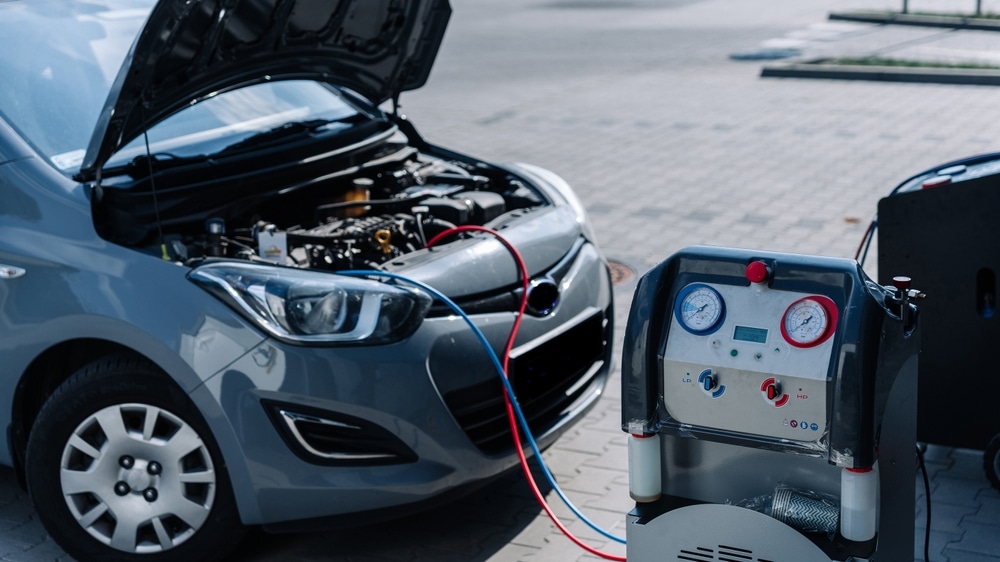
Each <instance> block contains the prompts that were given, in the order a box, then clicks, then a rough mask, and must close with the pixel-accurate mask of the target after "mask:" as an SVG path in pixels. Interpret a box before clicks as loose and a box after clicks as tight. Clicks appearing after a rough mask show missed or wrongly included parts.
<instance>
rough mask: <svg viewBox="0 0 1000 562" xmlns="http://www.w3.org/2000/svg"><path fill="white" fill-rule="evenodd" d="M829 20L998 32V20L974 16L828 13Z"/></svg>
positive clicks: (999, 25) (999, 23)
mask: <svg viewBox="0 0 1000 562" xmlns="http://www.w3.org/2000/svg"><path fill="white" fill-rule="evenodd" d="M828 17H829V19H831V20H839V21H856V22H863V23H878V24H895V25H915V26H922V27H947V28H952V29H972V30H976V31H1000V20H997V19H989V18H977V17H975V16H970V17H964V16H945V15H940V16H938V15H919V14H903V13H900V12H866V11H857V12H830V14H829V16H828Z"/></svg>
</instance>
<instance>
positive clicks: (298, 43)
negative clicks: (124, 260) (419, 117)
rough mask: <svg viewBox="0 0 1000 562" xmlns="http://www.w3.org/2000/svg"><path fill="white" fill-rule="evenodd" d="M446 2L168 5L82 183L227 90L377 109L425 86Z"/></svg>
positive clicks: (112, 101) (146, 35)
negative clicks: (299, 87) (164, 124)
mask: <svg viewBox="0 0 1000 562" xmlns="http://www.w3.org/2000/svg"><path fill="white" fill-rule="evenodd" d="M450 15H451V8H450V6H449V4H448V0H203V1H200V2H191V1H190V0H161V1H160V2H159V3H158V4H157V5H156V7H155V8H153V10H152V12H151V13H150V16H149V18H148V20H147V21H146V24H145V26H144V27H143V29H142V31H141V32H140V33H139V35H138V37H137V39H136V41H135V43H134V44H133V46H132V49H131V51H130V53H129V55H128V56H127V57H126V59H125V62H124V64H123V65H122V68H121V70H120V71H119V74H118V76H117V78H116V80H115V82H114V84H113V85H112V88H111V91H110V93H109V95H108V99H107V101H106V103H105V106H104V109H103V110H102V112H101V116H100V118H99V120H98V123H97V126H96V128H95V130H94V134H93V136H92V138H91V140H90V143H89V146H88V148H87V154H86V156H85V157H84V160H83V165H82V167H81V169H80V179H82V180H84V181H90V180H93V179H95V178H96V177H97V176H99V172H98V171H99V170H100V168H101V166H102V165H103V164H104V162H106V161H107V159H108V158H109V157H110V156H111V155H112V154H113V153H114V152H115V151H116V150H118V149H119V148H120V147H122V146H123V145H124V144H126V143H128V142H129V141H131V140H133V139H135V138H137V137H138V136H139V135H141V134H142V133H143V131H145V130H146V129H148V128H149V127H151V126H152V125H154V124H156V123H158V122H160V121H162V120H163V119H165V118H166V117H168V116H170V115H171V114H172V113H174V112H176V111H178V110H179V109H181V108H183V107H185V106H187V105H190V104H191V103H193V102H195V101H198V100H200V99H204V98H206V97H209V96H213V95H216V94H218V93H220V92H224V91H227V90H231V89H234V88H239V87H243V86H248V85H251V84H255V83H261V82H266V81H271V80H282V79H312V80H318V81H323V82H331V83H335V84H338V85H340V86H343V87H346V88H349V89H351V90H354V91H356V92H358V93H359V94H361V95H363V96H365V97H366V98H368V99H369V100H371V101H372V102H374V103H376V104H378V103H381V102H383V101H386V100H388V99H390V98H392V97H394V96H396V95H398V94H399V93H400V92H401V91H404V90H412V89H416V88H419V87H420V86H422V85H423V84H424V82H426V80H427V76H428V74H429V73H430V69H431V65H432V64H433V62H434V58H435V57H436V55H437V51H438V48H439V46H440V44H441V40H442V38H443V37H444V31H445V27H446V26H447V22H448V19H449V17H450Z"/></svg>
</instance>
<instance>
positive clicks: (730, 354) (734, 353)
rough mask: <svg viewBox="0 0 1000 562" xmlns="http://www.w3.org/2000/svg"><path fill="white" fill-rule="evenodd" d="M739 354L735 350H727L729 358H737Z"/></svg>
mask: <svg viewBox="0 0 1000 562" xmlns="http://www.w3.org/2000/svg"><path fill="white" fill-rule="evenodd" d="M739 354H740V352H739V351H736V350H735V349H730V350H729V356H730V357H736V356H737V355H739Z"/></svg>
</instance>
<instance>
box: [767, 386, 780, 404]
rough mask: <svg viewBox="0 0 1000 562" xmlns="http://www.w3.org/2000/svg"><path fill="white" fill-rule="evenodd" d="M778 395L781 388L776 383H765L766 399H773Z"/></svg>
mask: <svg viewBox="0 0 1000 562" xmlns="http://www.w3.org/2000/svg"><path fill="white" fill-rule="evenodd" d="M780 395H781V388H780V387H779V386H778V383H773V384H769V385H767V399H768V400H775V399H777V398H778V396H780Z"/></svg>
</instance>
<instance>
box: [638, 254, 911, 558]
mask: <svg viewBox="0 0 1000 562" xmlns="http://www.w3.org/2000/svg"><path fill="white" fill-rule="evenodd" d="M753 262H762V263H763V264H765V265H766V267H767V273H768V275H767V277H766V279H764V280H763V281H762V282H760V283H751V282H750V281H749V280H748V276H747V266H748V265H749V264H751V263H753ZM692 284H694V285H692ZM703 285H704V286H708V287H711V288H712V289H713V290H714V291H716V292H717V294H719V295H720V297H721V300H722V301H723V302H724V303H725V309H724V314H723V318H722V319H721V320H720V321H719V323H718V326H717V327H716V328H715V329H714V330H713V331H711V332H710V333H704V334H703V333H692V332H690V331H689V330H687V329H683V330H682V329H681V327H682V326H680V322H679V321H678V317H679V315H680V312H679V311H680V308H679V305H678V304H677V299H678V296H679V295H680V294H681V293H682V292H685V291H687V292H689V291H690V290H691V289H690V287H692V286H703ZM901 293H902V292H901V291H898V290H894V289H891V288H885V287H882V286H881V285H878V284H877V283H875V282H874V281H872V280H871V279H869V278H868V277H867V276H866V275H865V274H864V272H863V271H862V270H861V268H860V266H859V265H858V264H857V262H855V261H853V260H846V259H839V258H824V257H815V256H802V255H794V254H779V253H771V252H758V251H749V250H737V249H726V248H713V247H692V248H687V249H685V250H682V251H681V252H679V253H677V254H675V255H674V256H672V257H671V258H669V259H667V260H666V261H664V262H663V263H661V264H660V265H658V266H657V267H655V268H653V269H652V270H651V271H649V272H648V273H647V274H646V275H644V276H643V278H642V279H641V280H640V281H639V284H638V287H637V289H636V293H635V297H634V299H633V303H632V309H631V311H630V314H629V320H628V325H627V327H626V334H625V343H624V350H623V362H622V363H623V364H622V384H623V388H622V429H623V430H624V431H626V432H629V433H630V434H632V435H634V436H637V437H642V436H650V435H658V436H659V439H660V443H661V446H660V451H659V459H660V475H661V476H660V479H661V485H662V486H661V488H662V497H660V498H659V499H658V500H656V501H648V502H647V501H642V502H640V503H637V504H636V507H635V509H634V510H633V511H632V512H630V513H629V515H628V529H627V533H628V537H627V538H628V558H629V560H630V561H641V560H657V561H662V560H726V559H729V558H728V557H731V556H735V555H737V554H738V555H739V556H740V558H739V559H740V560H760V561H765V560H768V561H775V562H777V561H781V560H785V561H789V562H793V561H794V562H808V561H813V560H817V561H822V560H851V559H855V560H865V559H871V560H876V559H878V560H905V559H912V553H913V520H914V486H913V475H914V474H915V471H916V461H915V454H914V447H915V431H916V430H915V426H916V421H915V419H916V394H917V374H916V371H917V353H918V351H919V333H918V329H917V317H916V309H915V307H913V306H912V305H911V304H909V303H908V302H905V301H901V300H900V298H899V295H901ZM685 294H686V293H685ZM810 297H814V298H815V299H816V300H821V301H822V302H830V313H831V316H832V317H833V318H834V320H833V322H834V324H833V326H832V328H831V331H830V333H829V334H828V335H827V336H826V338H824V339H823V340H822V341H821V342H820V343H818V344H815V345H813V346H812V347H799V346H797V345H795V344H793V343H792V340H790V339H788V338H783V336H782V333H781V323H782V321H783V317H782V312H784V311H785V310H786V308H787V307H788V306H790V305H791V304H792V303H794V302H796V301H798V300H800V299H803V298H810ZM825 299H829V301H826V300H825ZM748 330H750V331H751V333H752V334H754V337H753V338H747V337H746V336H745V335H741V333H746V332H747V331H748ZM750 340H753V341H750ZM706 374H707V376H708V377H715V378H717V381H716V382H717V384H716V386H714V387H713V388H712V389H711V390H709V389H708V387H707V385H705V384H702V382H700V381H703V380H704V379H705V378H706ZM699 375H701V376H700V377H699ZM713 381H714V379H713ZM713 381H710V382H713ZM768 381H770V383H775V382H778V384H779V387H780V388H781V390H780V391H779V392H778V393H777V395H776V396H774V399H773V400H772V399H769V398H768V394H767V392H765V385H766V384H767V383H768ZM758 388H759V391H758ZM869 468H874V470H877V474H878V479H879V483H880V485H879V488H880V493H879V498H878V509H877V510H876V512H877V535H876V536H875V538H873V539H871V540H868V541H861V542H857V541H849V540H847V539H844V538H843V536H842V535H841V534H840V533H833V532H831V533H819V532H804V531H800V530H797V529H794V528H792V527H791V526H789V525H787V524H785V523H782V522H780V521H778V520H777V519H773V518H771V517H768V516H767V515H764V514H762V513H758V512H757V511H752V510H750V509H744V508H742V507H736V506H735V505H732V504H745V503H753V501H754V500H755V499H760V498H766V497H767V496H768V495H769V494H773V493H774V491H775V489H776V488H777V487H779V486H782V487H791V488H794V489H797V490H803V491H808V492H810V493H817V494H823V495H825V496H827V497H829V498H832V499H833V500H835V501H839V499H840V495H841V478H842V474H843V473H844V471H845V469H860V470H867V469H869ZM631 469H632V467H630V470H631ZM639 499H646V498H639ZM727 549H735V550H732V551H730V550H727ZM674 556H676V558H675V557H674ZM715 556H718V558H716V557H715Z"/></svg>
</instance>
